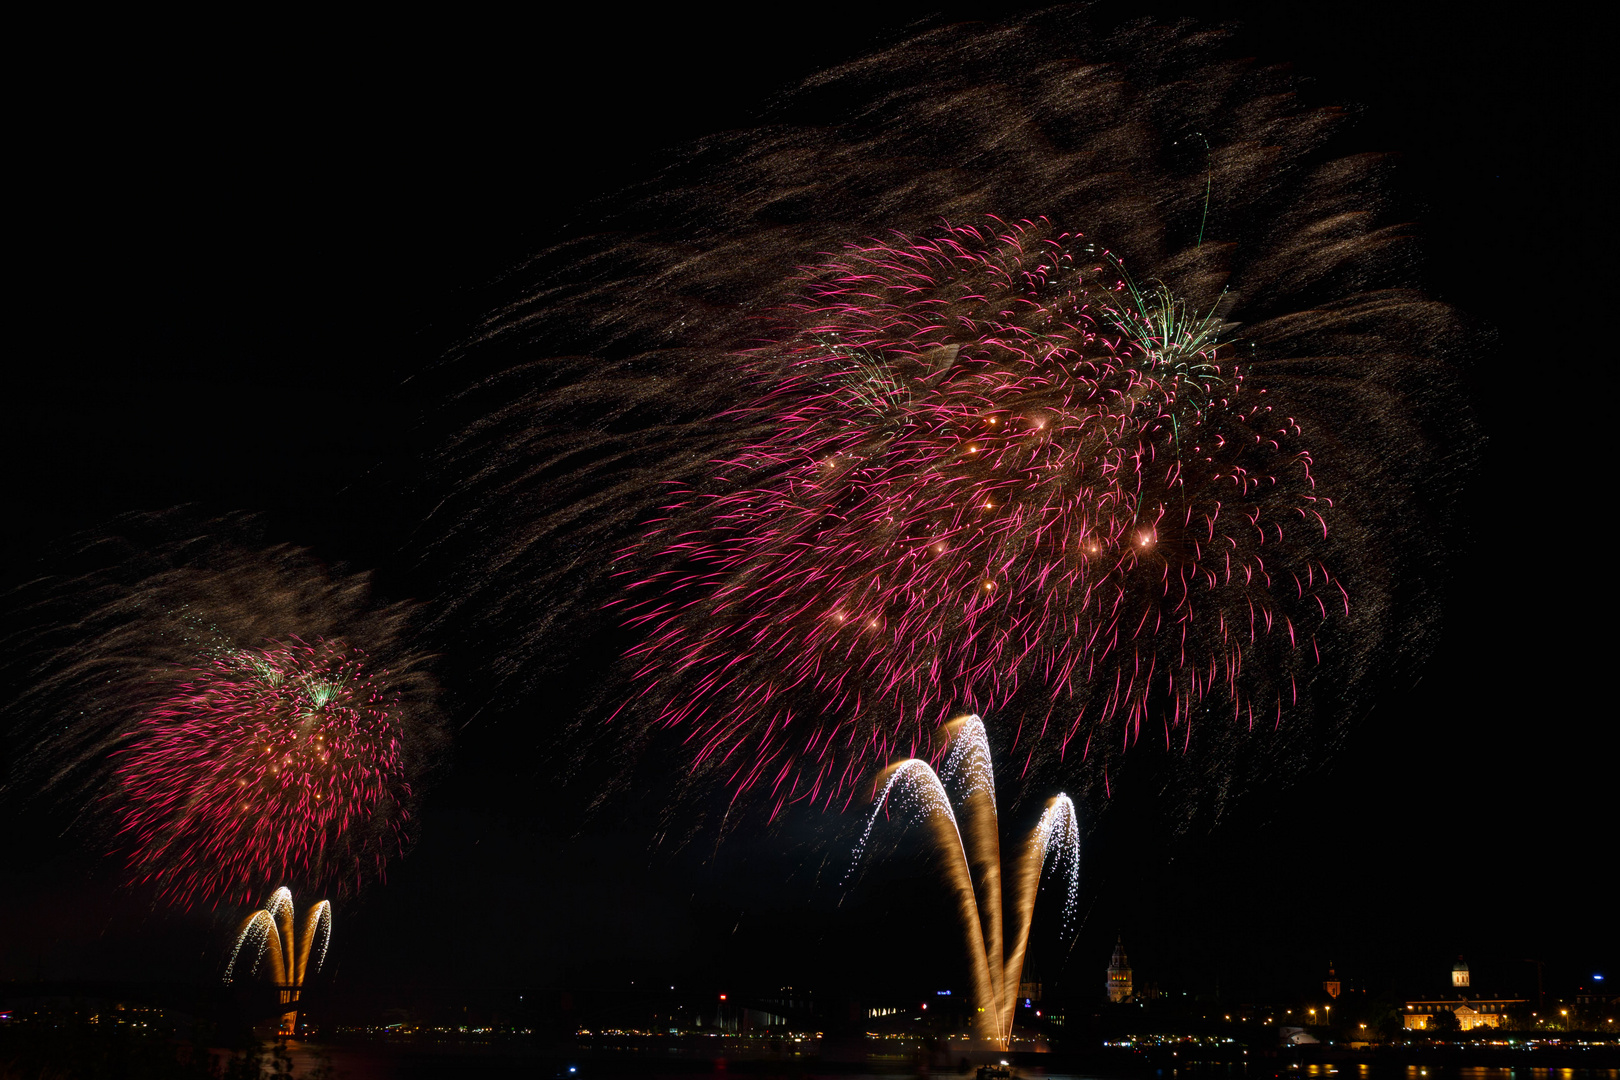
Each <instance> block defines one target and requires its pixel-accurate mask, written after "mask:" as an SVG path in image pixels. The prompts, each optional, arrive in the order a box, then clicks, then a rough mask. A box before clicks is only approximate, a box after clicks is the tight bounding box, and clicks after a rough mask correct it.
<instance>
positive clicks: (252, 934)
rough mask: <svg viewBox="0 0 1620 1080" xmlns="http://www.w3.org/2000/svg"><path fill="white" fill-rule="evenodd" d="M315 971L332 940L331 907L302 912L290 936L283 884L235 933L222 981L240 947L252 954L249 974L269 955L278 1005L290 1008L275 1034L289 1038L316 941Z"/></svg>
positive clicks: (289, 898)
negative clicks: (301, 921)
mask: <svg viewBox="0 0 1620 1080" xmlns="http://www.w3.org/2000/svg"><path fill="white" fill-rule="evenodd" d="M317 939H319V941H320V948H319V950H314V951H315V970H316V971H319V970H320V969H321V963H322V962H323V961H324V960H325V959H326V947H327V945H328V943H330V941H331V939H332V905H331V904H329V903H327V902H326V901H325V900H322V901H320V902H319V903H317V904H316V905H315V906H314V907H312V908H310V909H309V910H308V911H307V912H305V913H304V924H303V926H302V927H301V928H300V932H299V933H298V934H296V935H295V934H294V933H293V900H292V892H291V890H289V889H288V888H287V887H286V886H285V885H283V886H282V887H281V888H279V889H277V890H276V891H275V892H273V893H271V894H270V899H268V900H266V901H265V902H264V906H263V907H261V908H259V910H257V911H255V912H254V913H253V914H251V915H249V916H248V917H247V918H246V919H245V920H244V921H243V922H242V927H241V929H239V930H238V931H237V932H236V944H235V945H233V946H232V947H231V959H230V963H228V964H226V965H225V982H226V983H227V984H229V983H230V981H231V973H232V971H233V970H235V968H236V959H237V957H238V956H240V955H241V952H242V946H243V945H247V946H248V947H249V948H250V949H251V950H252V951H253V966H252V968H251V969H250V970H251V971H257V970H258V969H259V963H260V961H262V960H263V959H264V954H265V953H266V952H269V954H270V978H271V979H272V980H273V981H274V982H275V984H276V986H277V987H279V988H280V990H281V1003H282V1004H283V1005H289V1006H293V1007H292V1008H290V1009H288V1010H287V1011H286V1012H284V1013H282V1015H281V1024H280V1027H279V1028H278V1029H277V1031H276V1034H277V1035H292V1034H293V1032H294V1031H295V1030H296V1028H297V1026H298V1009H297V1002H298V992H299V990H300V989H301V988H302V987H303V985H304V976H305V975H306V974H307V973H308V972H309V970H310V969H309V957H310V953H311V951H312V947H313V946H314V945H315V942H316V940H317Z"/></svg>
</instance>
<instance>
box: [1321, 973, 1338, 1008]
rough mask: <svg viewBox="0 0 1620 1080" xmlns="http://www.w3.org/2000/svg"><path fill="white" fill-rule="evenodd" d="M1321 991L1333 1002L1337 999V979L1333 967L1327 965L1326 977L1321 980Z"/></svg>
mask: <svg viewBox="0 0 1620 1080" xmlns="http://www.w3.org/2000/svg"><path fill="white" fill-rule="evenodd" d="M1322 990H1323V991H1324V992H1325V993H1326V994H1327V996H1328V997H1330V998H1333V999H1334V1000H1335V1001H1337V1000H1338V997H1339V977H1338V975H1336V974H1334V972H1333V965H1332V964H1329V965H1328V977H1327V978H1325V979H1323V980H1322Z"/></svg>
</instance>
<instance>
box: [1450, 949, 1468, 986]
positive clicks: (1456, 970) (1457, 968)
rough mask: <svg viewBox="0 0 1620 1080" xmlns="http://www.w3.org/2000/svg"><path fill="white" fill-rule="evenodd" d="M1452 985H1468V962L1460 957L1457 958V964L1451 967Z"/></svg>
mask: <svg viewBox="0 0 1620 1080" xmlns="http://www.w3.org/2000/svg"><path fill="white" fill-rule="evenodd" d="M1451 985H1452V986H1467V985H1468V961H1466V960H1464V959H1463V958H1462V957H1460V956H1459V957H1457V962H1456V963H1455V964H1452V965H1451Z"/></svg>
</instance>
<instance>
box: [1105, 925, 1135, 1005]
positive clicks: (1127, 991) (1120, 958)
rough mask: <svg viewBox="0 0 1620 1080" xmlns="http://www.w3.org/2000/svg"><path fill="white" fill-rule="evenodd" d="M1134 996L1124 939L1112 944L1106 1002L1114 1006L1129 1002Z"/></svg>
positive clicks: (1121, 938)
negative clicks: (1112, 1003) (1112, 950)
mask: <svg viewBox="0 0 1620 1080" xmlns="http://www.w3.org/2000/svg"><path fill="white" fill-rule="evenodd" d="M1135 996H1136V995H1135V994H1134V993H1133V992H1132V990H1131V965H1130V961H1128V960H1126V959H1125V938H1124V937H1123V936H1121V937H1120V938H1119V940H1118V941H1117V942H1115V944H1114V958H1113V960H1111V961H1109V963H1108V1000H1109V1001H1112V1002H1114V1003H1116V1004H1118V1003H1120V1002H1124V1001H1130V1000H1131V999H1132V998H1134V997H1135Z"/></svg>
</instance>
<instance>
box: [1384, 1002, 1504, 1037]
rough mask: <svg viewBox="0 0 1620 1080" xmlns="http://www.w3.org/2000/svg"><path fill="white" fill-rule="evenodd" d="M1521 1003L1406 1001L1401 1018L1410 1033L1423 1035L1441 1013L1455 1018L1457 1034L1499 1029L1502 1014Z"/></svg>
mask: <svg viewBox="0 0 1620 1080" xmlns="http://www.w3.org/2000/svg"><path fill="white" fill-rule="evenodd" d="M1524 1003H1525V1002H1524V999H1523V998H1490V999H1480V1000H1477V1001H1470V1000H1468V999H1467V998H1459V999H1457V1000H1455V1001H1447V1000H1444V999H1441V1000H1438V1001H1408V1002H1407V1003H1406V1008H1405V1009H1404V1010H1403V1011H1402V1013H1401V1017H1402V1019H1404V1020H1405V1021H1406V1026H1407V1028H1408V1029H1409V1030H1411V1031H1423V1030H1425V1029H1426V1028H1428V1027H1429V1026H1430V1022H1431V1021H1432V1020H1433V1019H1434V1016H1435V1014H1436V1013H1438V1012H1440V1011H1441V1010H1443V1009H1444V1010H1447V1011H1450V1012H1452V1013H1455V1014H1456V1017H1457V1028H1458V1030H1459V1031H1471V1030H1473V1029H1474V1028H1477V1027H1501V1026H1502V1016H1503V1014H1505V1013H1506V1012H1507V1011H1508V1010H1509V1009H1510V1008H1512V1007H1513V1006H1515V1005H1523V1004H1524Z"/></svg>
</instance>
